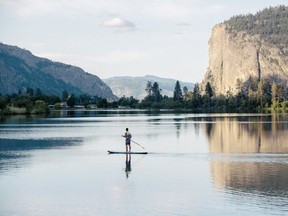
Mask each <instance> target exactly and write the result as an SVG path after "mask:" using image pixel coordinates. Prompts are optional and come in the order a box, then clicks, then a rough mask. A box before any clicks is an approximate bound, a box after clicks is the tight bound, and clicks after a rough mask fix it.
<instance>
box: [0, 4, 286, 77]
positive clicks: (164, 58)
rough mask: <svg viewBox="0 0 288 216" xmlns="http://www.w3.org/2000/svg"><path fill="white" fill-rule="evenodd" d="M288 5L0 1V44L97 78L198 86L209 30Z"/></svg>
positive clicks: (203, 68)
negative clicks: (148, 79) (173, 81)
mask: <svg viewBox="0 0 288 216" xmlns="http://www.w3.org/2000/svg"><path fill="white" fill-rule="evenodd" d="M285 4H286V5H287V4H288V1H287V0H241V1H239V0H0V27H1V28H0V29H1V30H0V42H2V43H5V44H10V45H17V46H19V47H20V48H25V49H28V50H30V51H31V52H32V53H33V54H34V55H37V56H41V57H45V58H49V59H51V60H53V61H60V62H63V63H67V64H71V65H76V66H79V67H81V68H83V69H84V70H85V71H86V72H89V73H92V74H95V75H97V76H99V77H100V78H108V77H112V76H126V75H128V76H143V75H146V74H149V75H155V76H160V77H167V78H174V79H178V80H181V81H188V82H200V81H201V80H202V79H203V77H204V73H205V72H206V69H207V66H208V40H209V37H210V34H211V29H212V27H213V26H214V25H216V24H218V23H221V22H223V21H224V20H227V19H229V18H230V17H231V16H233V15H239V14H247V13H256V12H257V11H260V10H262V9H264V8H265V7H269V6H277V5H285Z"/></svg>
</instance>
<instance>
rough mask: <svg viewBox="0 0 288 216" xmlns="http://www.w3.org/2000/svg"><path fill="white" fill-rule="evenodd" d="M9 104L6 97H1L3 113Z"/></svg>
mask: <svg viewBox="0 0 288 216" xmlns="http://www.w3.org/2000/svg"><path fill="white" fill-rule="evenodd" d="M7 104H8V102H7V99H6V98H5V97H0V109H1V110H2V112H3V111H4V109H5V108H6V106H7Z"/></svg>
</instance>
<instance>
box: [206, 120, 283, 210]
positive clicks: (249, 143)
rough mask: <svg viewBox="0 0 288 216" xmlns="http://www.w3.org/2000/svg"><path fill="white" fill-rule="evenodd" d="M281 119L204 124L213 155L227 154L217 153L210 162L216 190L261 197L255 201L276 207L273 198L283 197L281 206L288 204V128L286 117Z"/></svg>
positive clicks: (224, 121)
mask: <svg viewBox="0 0 288 216" xmlns="http://www.w3.org/2000/svg"><path fill="white" fill-rule="evenodd" d="M281 118H282V117H280V118H278V117H277V116H265V117H261V116H259V117H253V118H245V119H235V118H224V119H222V120H219V119H218V120H216V121H213V122H211V123H210V122H209V123H208V124H203V125H204V127H205V128H204V129H205V132H206V135H207V139H208V142H209V149H210V152H211V153H225V154H215V157H216V158H214V159H213V160H212V161H211V163H210V168H211V176H212V180H213V184H214V186H215V187H217V188H218V189H222V190H225V191H229V192H230V193H233V194H234V193H235V194H239V193H242V192H243V193H245V194H246V193H248V194H251V195H252V194H253V195H255V194H258V195H256V196H257V199H255V200H253V201H254V202H256V203H257V202H258V204H259V202H260V203H263V202H265V203H267V205H274V204H275V203H273V201H271V199H270V198H271V197H279V198H280V197H281V198H282V201H281V200H278V199H277V200H278V201H277V202H278V204H281V202H282V204H283V203H285V204H287V201H286V199H287V198H288V185H287V179H288V172H287V170H288V163H287V159H288V156H287V154H286V153H288V142H287V141H286V140H287V139H288V133H287V132H288V126H287V123H286V122H287V121H286V119H285V118H286V117H285V118H284V119H281ZM230 153H239V154H230ZM247 153H248V154H247ZM251 153H256V154H251ZM258 153H269V154H258ZM280 153H281V154H280ZM283 153H284V154H283ZM218 157H219V158H218ZM242 195H243V194H242ZM245 196H246V195H245ZM247 202H250V201H249V200H247ZM282 204H281V205H282Z"/></svg>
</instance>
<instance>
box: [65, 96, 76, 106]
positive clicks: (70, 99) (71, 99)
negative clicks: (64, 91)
mask: <svg viewBox="0 0 288 216" xmlns="http://www.w3.org/2000/svg"><path fill="white" fill-rule="evenodd" d="M75 104H76V97H75V95H74V94H72V95H71V96H70V97H68V99H67V105H68V106H69V107H72V108H73V107H74V106H75Z"/></svg>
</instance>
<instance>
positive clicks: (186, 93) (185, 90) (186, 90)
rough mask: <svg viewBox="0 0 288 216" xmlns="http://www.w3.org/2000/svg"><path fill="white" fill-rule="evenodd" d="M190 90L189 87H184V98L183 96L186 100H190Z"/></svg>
mask: <svg viewBox="0 0 288 216" xmlns="http://www.w3.org/2000/svg"><path fill="white" fill-rule="evenodd" d="M188 93H189V92H188V88H187V86H184V87H183V94H184V96H183V98H184V100H188V98H189V97H188Z"/></svg>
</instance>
